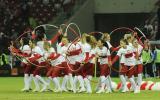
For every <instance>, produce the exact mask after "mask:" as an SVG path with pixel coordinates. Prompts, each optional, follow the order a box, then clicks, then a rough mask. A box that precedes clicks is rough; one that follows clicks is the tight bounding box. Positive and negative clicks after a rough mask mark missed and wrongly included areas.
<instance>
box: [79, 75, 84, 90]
mask: <svg viewBox="0 0 160 100" xmlns="http://www.w3.org/2000/svg"><path fill="white" fill-rule="evenodd" d="M78 80H79V83H80V87H81V88H85V87H84V80H83V77H82V76H81V75H79V76H78Z"/></svg>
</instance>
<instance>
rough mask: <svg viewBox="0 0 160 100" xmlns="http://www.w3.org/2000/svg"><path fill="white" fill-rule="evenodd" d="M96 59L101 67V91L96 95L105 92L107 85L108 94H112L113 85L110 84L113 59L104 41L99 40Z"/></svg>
mask: <svg viewBox="0 0 160 100" xmlns="http://www.w3.org/2000/svg"><path fill="white" fill-rule="evenodd" d="M96 58H97V59H98V64H99V66H100V80H101V89H100V90H98V91H97V92H96V93H103V92H105V85H107V91H106V93H111V92H112V90H111V85H110V82H109V75H110V68H109V66H111V58H110V51H109V50H108V49H107V48H106V47H105V46H104V44H103V41H102V40H99V41H98V43H97V47H96ZM105 83H106V84H105Z"/></svg>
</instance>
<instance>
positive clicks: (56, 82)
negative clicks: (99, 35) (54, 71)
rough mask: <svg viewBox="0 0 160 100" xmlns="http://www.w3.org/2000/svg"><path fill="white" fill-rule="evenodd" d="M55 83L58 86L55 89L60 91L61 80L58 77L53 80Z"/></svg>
mask: <svg viewBox="0 0 160 100" xmlns="http://www.w3.org/2000/svg"><path fill="white" fill-rule="evenodd" d="M53 82H54V83H55V86H56V87H55V88H56V89H60V84H59V80H58V79H57V78H56V77H54V78H53Z"/></svg>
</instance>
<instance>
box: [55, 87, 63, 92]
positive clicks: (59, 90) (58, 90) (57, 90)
mask: <svg viewBox="0 0 160 100" xmlns="http://www.w3.org/2000/svg"><path fill="white" fill-rule="evenodd" d="M54 92H62V90H61V88H59V89H56V90H54Z"/></svg>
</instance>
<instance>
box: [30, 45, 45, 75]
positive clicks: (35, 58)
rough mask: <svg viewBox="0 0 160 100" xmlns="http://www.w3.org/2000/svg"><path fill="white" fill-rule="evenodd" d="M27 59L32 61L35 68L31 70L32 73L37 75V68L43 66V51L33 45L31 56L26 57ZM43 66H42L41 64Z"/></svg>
mask: <svg viewBox="0 0 160 100" xmlns="http://www.w3.org/2000/svg"><path fill="white" fill-rule="evenodd" d="M28 60H29V61H30V62H31V63H33V64H34V65H35V66H34V67H35V68H36V69H35V70H34V72H33V75H34V76H35V75H39V70H40V68H41V67H42V66H43V64H42V62H43V51H42V50H41V49H40V47H38V46H35V47H34V48H33V49H32V50H31V57H29V58H28ZM43 67H44V66H43Z"/></svg>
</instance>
